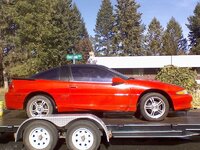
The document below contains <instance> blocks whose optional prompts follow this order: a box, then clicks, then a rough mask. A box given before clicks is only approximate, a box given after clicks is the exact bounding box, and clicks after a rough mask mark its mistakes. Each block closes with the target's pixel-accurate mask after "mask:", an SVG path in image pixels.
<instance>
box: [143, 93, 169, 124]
mask: <svg viewBox="0 0 200 150" xmlns="http://www.w3.org/2000/svg"><path fill="white" fill-rule="evenodd" d="M139 108H140V113H141V115H142V116H143V117H144V119H146V120H148V121H161V120H163V119H165V117H166V116H167V114H168V112H169V102H168V100H167V99H166V97H164V96H163V95H161V94H159V93H148V94H145V95H144V96H143V97H142V98H141V101H140V107H139Z"/></svg>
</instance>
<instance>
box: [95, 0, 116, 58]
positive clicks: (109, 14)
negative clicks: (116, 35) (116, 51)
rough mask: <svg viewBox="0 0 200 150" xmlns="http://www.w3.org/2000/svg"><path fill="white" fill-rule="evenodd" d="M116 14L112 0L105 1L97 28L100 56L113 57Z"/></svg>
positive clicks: (98, 16)
mask: <svg viewBox="0 0 200 150" xmlns="http://www.w3.org/2000/svg"><path fill="white" fill-rule="evenodd" d="M113 25H114V14H113V7H112V5H111V2H110V0H103V1H102V5H101V8H100V10H99V12H98V15H97V20H96V26H95V30H94V31H95V40H96V44H95V47H96V52H97V53H98V54H100V55H106V56H107V55H111V53H112V37H113V33H112V30H113Z"/></svg>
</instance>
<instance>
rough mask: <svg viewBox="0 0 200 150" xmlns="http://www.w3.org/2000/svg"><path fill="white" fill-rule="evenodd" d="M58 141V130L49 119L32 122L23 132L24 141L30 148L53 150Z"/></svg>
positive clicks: (33, 149) (31, 149)
mask: <svg viewBox="0 0 200 150" xmlns="http://www.w3.org/2000/svg"><path fill="white" fill-rule="evenodd" d="M57 141H58V131H57V129H56V127H55V126H54V125H52V124H51V123H49V122H47V121H41V120H37V121H34V122H31V123H30V124H29V125H28V126H27V127H26V128H25V130H24V132H23V143H24V145H25V148H26V149H28V150H36V149H37V150H53V149H54V148H55V146H56V144H57Z"/></svg>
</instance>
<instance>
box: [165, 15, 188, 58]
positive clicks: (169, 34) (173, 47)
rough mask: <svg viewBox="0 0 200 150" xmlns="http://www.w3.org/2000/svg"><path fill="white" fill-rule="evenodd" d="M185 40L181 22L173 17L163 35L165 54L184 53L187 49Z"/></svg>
mask: <svg viewBox="0 0 200 150" xmlns="http://www.w3.org/2000/svg"><path fill="white" fill-rule="evenodd" d="M185 40H186V39H185V38H184V37H183V34H182V28H181V26H180V24H179V23H178V22H177V21H176V20H175V18H173V17H172V18H171V19H170V21H169V23H168V24H167V29H166V30H165V32H164V35H163V54H165V55H178V54H183V53H184V52H185V49H187V48H186V44H187V43H185Z"/></svg>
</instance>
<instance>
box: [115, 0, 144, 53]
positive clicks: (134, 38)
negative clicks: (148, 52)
mask: <svg viewBox="0 0 200 150" xmlns="http://www.w3.org/2000/svg"><path fill="white" fill-rule="evenodd" d="M138 8H139V5H138V4H137V3H136V1H135V0H117V5H116V14H115V26H114V29H113V30H114V44H115V49H116V50H117V54H119V55H123V56H140V55H143V51H142V49H141V41H142V33H143V26H142V25H141V13H139V12H138Z"/></svg>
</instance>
